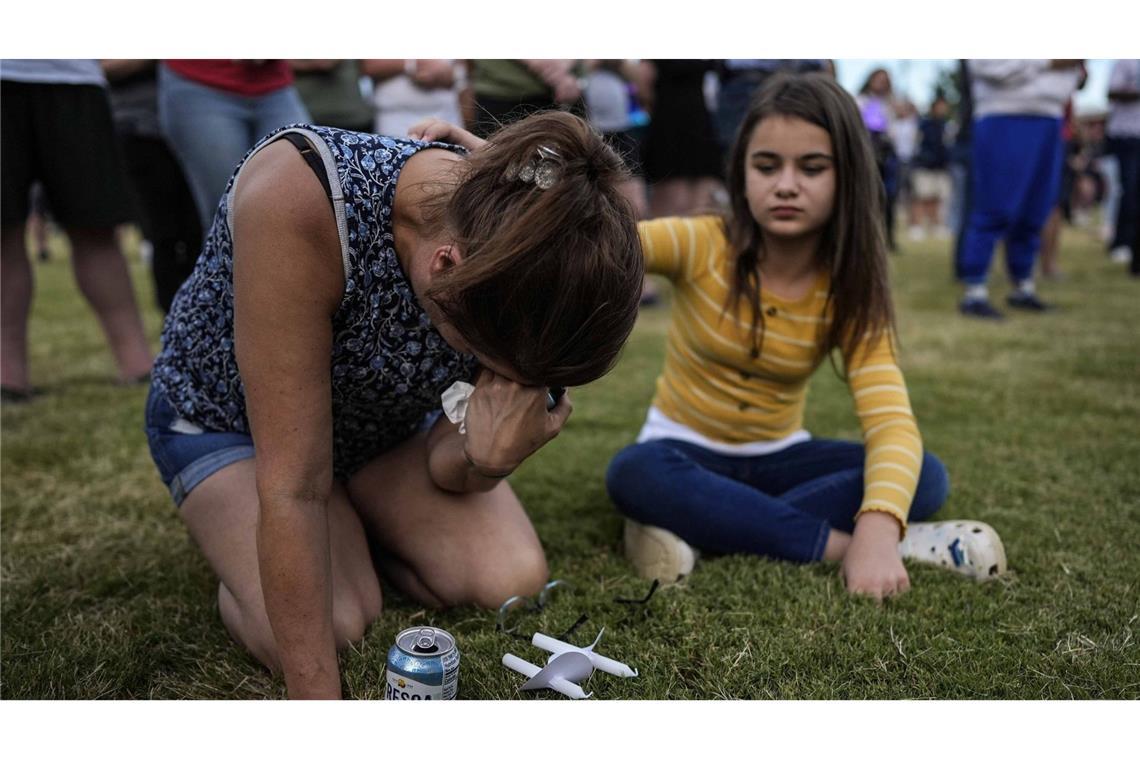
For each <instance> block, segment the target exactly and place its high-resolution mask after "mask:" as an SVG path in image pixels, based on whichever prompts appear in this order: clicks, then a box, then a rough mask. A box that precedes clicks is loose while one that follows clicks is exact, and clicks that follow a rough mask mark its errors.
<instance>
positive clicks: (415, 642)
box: [384, 626, 459, 699]
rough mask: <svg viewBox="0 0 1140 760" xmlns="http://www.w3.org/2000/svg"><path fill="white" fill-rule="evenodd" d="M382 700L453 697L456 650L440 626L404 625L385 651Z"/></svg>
mask: <svg viewBox="0 0 1140 760" xmlns="http://www.w3.org/2000/svg"><path fill="white" fill-rule="evenodd" d="M387 681H388V686H387V688H386V689H385V690H384V699H455V694H456V692H457V691H458V690H459V650H458V649H457V648H456V646H455V637H454V636H452V635H451V634H450V633H448V632H447V631H445V630H443V629H441V628H432V627H430V626H424V627H420V628H408V629H407V630H404V631H400V634H399V635H398V636H396V643H395V644H393V645H392V648H391V649H389V650H388V672H387Z"/></svg>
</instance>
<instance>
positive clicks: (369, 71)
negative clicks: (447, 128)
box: [360, 58, 467, 137]
mask: <svg viewBox="0 0 1140 760" xmlns="http://www.w3.org/2000/svg"><path fill="white" fill-rule="evenodd" d="M360 65H361V70H362V71H363V72H364V74H365V76H368V77H370V78H371V79H372V83H373V89H372V107H373V109H374V110H375V114H376V116H375V120H374V122H373V125H372V127H371V129H372V131H373V132H375V133H376V134H380V135H390V136H392V137H404V136H406V135H407V134H408V129H409V128H410V127H411V126H412V125H414V124H415V123H417V122H419V121H422V120H424V119H427V118H436V119H442V120H443V121H448V122H452V123H461V121H462V118H463V117H462V114H461V111H460V96H461V93H462V92H463V90H464V89H465V88H466V87H467V69H466V66H465V65H464V64H463V62H461V61H456V60H452V59H439V58H407V59H403V58H397V59H375V60H366V61H361V63H360Z"/></svg>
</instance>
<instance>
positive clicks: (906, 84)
mask: <svg viewBox="0 0 1140 760" xmlns="http://www.w3.org/2000/svg"><path fill="white" fill-rule="evenodd" d="M957 65H958V63H957V61H956V60H954V59H950V58H946V59H908V58H892V59H883V60H875V59H870V58H838V59H836V61H835V68H836V72H837V75H838V77H839V82H840V84H842V85H843V86H844V87H845V88H846V89H847V90H849V91H851V92H858V90H859V88H860V87H862V86H863V83H864V82H865V81H866V79H867V75H868V74H870V73H871V72H872V71H874V70H875V69H877V68H884V69H886V70H887V71H889V72H890V74H891V82H892V84H893V85H894V89H895V92H896V94H898V95H905V96H906V97H908V98H909V99H910V100H912V101H913V102H914V103H915V105H917V106H918V107H919V108H920V109H925V108H926V106H928V105H930V101H931V99H932V98H933V96H934V88H935V85H936V84H937V83H938V79H939V74H940V73H941V72H942V71H945V70H952V69H953V68H954V67H955V66H957ZM1111 69H1112V60H1111V59H1107V58H1090V59H1089V60H1088V70H1089V79H1088V82H1086V83H1085V86H1084V89H1082V90H1081V91H1080V92H1078V93H1077V95H1076V98H1075V100H1074V106H1075V109H1076V111H1077V113H1078V114H1086V113H1094V112H1098V111H1105V110H1107V109H1108V75H1109V72H1110V71H1111Z"/></svg>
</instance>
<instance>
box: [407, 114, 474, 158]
mask: <svg viewBox="0 0 1140 760" xmlns="http://www.w3.org/2000/svg"><path fill="white" fill-rule="evenodd" d="M408 137H411V138H412V139H413V140H423V141H424V142H446V143H452V144H453V145H461V146H463V147H464V148H467V150H470V151H475V150H478V149H479V148H482V147H483V146H484V145H485V144H486V143H487V141H486V140H483V139H480V138H478V137H476V136H475V135H473V134H471V133H470V132H468V131H467V130H466V129H463V128H462V127H457V126H456V125H454V124H452V123H451V122H447V121H444V120H443V119H436V118H428V119H424V120H423V121H420V122H416V123H415V124H414V125H412V128H411V129H409V130H408Z"/></svg>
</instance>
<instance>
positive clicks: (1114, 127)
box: [1106, 58, 1140, 273]
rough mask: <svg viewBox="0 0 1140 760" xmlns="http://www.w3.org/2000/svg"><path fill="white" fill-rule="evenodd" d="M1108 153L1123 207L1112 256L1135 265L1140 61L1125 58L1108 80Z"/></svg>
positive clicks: (1139, 188)
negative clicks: (1112, 156) (1116, 168)
mask: <svg viewBox="0 0 1140 760" xmlns="http://www.w3.org/2000/svg"><path fill="white" fill-rule="evenodd" d="M1108 104H1109V110H1108V124H1107V125H1106V133H1107V136H1108V150H1109V152H1110V153H1112V155H1114V156H1115V157H1116V163H1117V167H1118V176H1119V178H1120V205H1119V207H1118V209H1117V212H1116V226H1115V227H1116V228H1115V232H1114V233H1113V238H1112V243H1111V244H1110V245H1109V253H1110V256H1111V257H1112V260H1113V261H1114V262H1116V263H1118V264H1123V263H1127V262H1132V263H1133V266H1132V271H1133V273H1135V272H1136V271H1137V270H1136V266H1135V265H1136V253H1137V251H1136V247H1135V242H1134V241H1135V239H1136V234H1137V231H1138V229H1140V225H1138V224H1137V215H1140V59H1136V58H1124V59H1121V60H1118V61H1117V62H1116V63H1114V64H1113V66H1112V74H1111V75H1110V76H1109V81H1108Z"/></svg>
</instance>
